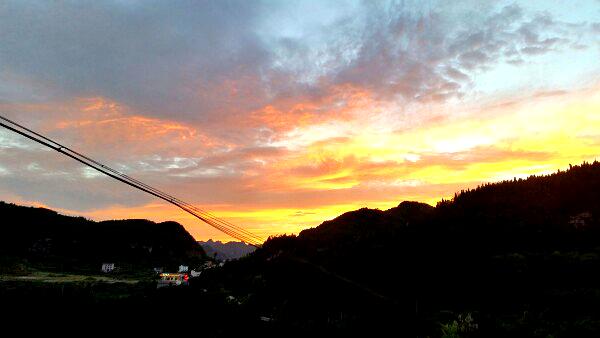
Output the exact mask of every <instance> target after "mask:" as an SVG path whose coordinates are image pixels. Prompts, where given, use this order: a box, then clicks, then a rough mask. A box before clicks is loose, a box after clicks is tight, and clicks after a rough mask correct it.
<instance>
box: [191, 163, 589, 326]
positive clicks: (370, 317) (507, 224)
mask: <svg viewBox="0 0 600 338" xmlns="http://www.w3.org/2000/svg"><path fill="white" fill-rule="evenodd" d="M599 272H600V163H598V162H594V163H591V164H590V163H584V164H582V165H579V166H573V167H571V168H570V169H569V170H567V171H559V172H557V173H555V174H552V175H547V176H531V177H529V178H527V179H514V180H510V181H503V182H498V183H490V184H484V185H482V186H480V187H478V188H476V189H472V190H465V191H461V192H460V193H457V194H456V195H455V197H454V198H453V199H452V200H447V201H442V202H440V203H438V205H437V206H436V207H435V208H434V207H431V206H429V205H426V204H422V203H417V202H402V203H401V204H400V205H399V206H398V207H396V208H392V209H389V210H386V211H381V210H373V209H360V210H356V211H352V212H348V213H345V214H343V215H341V216H339V217H338V218H336V219H333V220H331V221H327V222H324V223H323V224H321V225H320V226H318V227H316V228H313V229H308V230H304V231H302V232H301V233H300V234H299V235H298V236H280V237H274V238H270V239H269V240H268V241H267V242H266V243H265V244H264V246H263V247H262V248H261V249H259V250H257V251H256V252H255V253H253V254H251V255H250V256H249V257H247V258H244V259H241V260H239V261H236V262H232V263H230V264H227V265H226V266H225V268H224V269H222V270H215V271H211V272H210V273H209V274H206V275H204V276H203V279H202V282H198V284H199V285H202V286H201V287H202V288H208V289H210V288H211V287H213V288H215V287H216V286H217V285H218V287H220V288H224V289H225V290H227V292H228V293H229V294H232V295H234V296H235V297H236V299H241V300H242V301H241V302H240V303H241V304H242V305H240V307H241V308H242V309H244V310H246V311H247V312H246V314H247V315H248V316H252V315H253V314H255V313H262V314H264V316H265V317H268V318H273V321H274V322H276V323H277V324H276V325H275V324H273V325H272V326H271V327H272V328H273V329H274V330H277V329H278V328H287V329H289V328H290V327H291V328H294V329H293V330H294V332H296V333H300V334H309V333H314V332H335V333H341V334H357V333H363V334H369V333H371V334H372V333H373V330H375V328H382V329H383V328H387V329H389V328H393V329H395V330H396V331H394V332H396V333H397V334H399V335H401V336H402V335H415V334H417V335H419V336H440V335H441V328H442V325H443V324H447V325H449V326H448V327H446V330H447V331H448V330H455V331H456V332H458V333H460V335H461V336H482V337H490V336H541V337H546V336H548V335H553V336H580V337H581V336H594V335H596V334H598V333H599V332H600V311H599V310H598V309H600V296H598V295H600V273H599ZM454 324H456V325H454ZM453 325H454V326H453ZM451 326H452V327H451ZM283 332H289V331H285V330H284V331H282V332H281V333H283Z"/></svg>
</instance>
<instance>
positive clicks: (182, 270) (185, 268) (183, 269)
mask: <svg viewBox="0 0 600 338" xmlns="http://www.w3.org/2000/svg"><path fill="white" fill-rule="evenodd" d="M188 270H189V266H187V265H180V266H179V272H188Z"/></svg>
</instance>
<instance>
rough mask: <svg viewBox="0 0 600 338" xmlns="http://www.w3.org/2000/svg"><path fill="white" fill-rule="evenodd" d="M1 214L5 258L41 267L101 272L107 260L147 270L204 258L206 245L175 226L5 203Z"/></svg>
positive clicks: (0, 206)
mask: <svg viewBox="0 0 600 338" xmlns="http://www.w3.org/2000/svg"><path fill="white" fill-rule="evenodd" d="M0 215H2V225H1V226H0V234H1V235H0V255H1V256H2V257H3V258H5V259H7V258H9V257H12V258H15V259H24V260H26V261H27V262H29V263H34V264H37V265H40V266H42V267H52V266H60V268H61V269H67V270H68V269H80V268H85V267H87V266H93V267H94V268H95V269H97V268H98V266H99V265H98V264H100V263H102V262H115V263H117V265H118V264H119V263H121V264H130V265H133V266H138V267H147V266H151V265H169V264H170V265H175V264H178V263H181V262H187V261H195V260H198V259H200V258H202V257H203V256H204V251H203V250H202V247H201V246H200V245H198V243H196V241H195V240H194V238H193V237H192V236H191V235H190V234H189V233H188V232H187V231H186V230H185V229H184V228H183V226H181V225H180V224H178V223H175V222H163V223H154V222H151V221H148V220H135V219H133V220H113V221H103V222H94V221H90V220H87V219H85V218H82V217H70V216H64V215H60V214H58V213H56V212H54V211H52V210H48V209H44V208H33V207H23V206H18V205H14V204H7V203H4V202H0Z"/></svg>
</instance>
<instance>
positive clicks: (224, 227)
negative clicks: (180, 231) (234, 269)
mask: <svg viewBox="0 0 600 338" xmlns="http://www.w3.org/2000/svg"><path fill="white" fill-rule="evenodd" d="M0 119H1V120H2V121H4V122H2V121H0V126H2V127H4V128H7V129H9V130H11V131H13V132H16V133H18V134H20V135H22V136H24V137H26V138H28V139H31V140H33V141H35V142H37V143H39V144H42V145H44V146H46V147H49V148H51V149H54V150H56V151H58V152H59V153H62V154H63V155H66V156H68V157H70V158H72V159H74V160H76V161H78V162H80V163H82V164H84V165H86V166H88V167H90V168H92V169H94V170H96V171H99V172H101V173H103V174H105V175H107V176H109V177H111V178H114V179H116V180H118V181H120V182H122V183H125V184H127V185H129V186H132V187H134V188H137V189H138V190H141V191H144V192H146V193H148V194H150V195H153V196H155V197H158V198H160V199H162V200H164V201H166V202H168V203H170V204H173V205H175V206H177V207H179V208H180V209H182V210H184V211H186V212H187V213H189V214H191V215H193V216H194V217H196V218H198V219H200V220H201V221H203V222H204V223H206V224H208V225H210V226H212V227H213V228H215V229H217V230H219V231H221V232H223V233H225V234H227V235H229V236H231V237H233V238H235V239H237V240H241V241H243V242H245V243H247V244H250V245H252V246H255V247H259V246H260V245H261V244H262V243H263V241H264V240H263V239H262V238H261V237H259V236H257V235H255V234H253V233H252V232H250V231H248V230H246V229H244V228H241V227H239V226H237V225H235V224H233V223H231V222H229V221H226V220H224V219H221V218H219V217H217V216H215V215H213V214H211V213H209V212H208V211H205V210H203V209H200V208H198V207H196V206H194V205H193V204H190V203H188V202H185V201H183V200H181V199H179V198H176V197H174V196H172V195H170V194H167V193H166V192H163V191H161V190H159V189H156V188H154V187H152V186H150V185H148V184H146V183H144V182H142V181H139V180H137V179H135V178H132V177H130V176H128V175H126V174H124V173H122V172H120V171H118V170H116V169H113V168H111V167H109V166H107V165H104V164H102V163H100V162H98V161H96V160H94V159H92V158H90V157H88V156H86V155H84V154H81V153H79V152H77V151H75V150H73V149H71V148H69V147H67V146H64V145H62V144H60V143H58V142H56V141H54V140H52V139H50V138H48V137H46V136H44V135H41V134H39V133H37V132H35V131H33V130H31V129H29V128H27V127H25V126H23V125H21V124H18V123H17V122H14V121H12V120H10V119H8V118H6V117H4V116H1V115H0Z"/></svg>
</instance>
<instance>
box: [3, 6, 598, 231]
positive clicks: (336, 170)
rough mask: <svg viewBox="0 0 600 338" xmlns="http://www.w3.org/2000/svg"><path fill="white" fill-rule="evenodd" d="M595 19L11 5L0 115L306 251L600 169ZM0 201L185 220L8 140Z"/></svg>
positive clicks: (551, 13) (554, 12) (389, 10)
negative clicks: (334, 225) (339, 234)
mask: <svg viewBox="0 0 600 338" xmlns="http://www.w3.org/2000/svg"><path fill="white" fill-rule="evenodd" d="M536 6H537V7H536ZM569 6H573V7H569ZM567 7H569V9H568V10H566V8H567ZM594 13H595V14H594ZM598 14H600V5H598V2H596V1H581V3H578V4H576V5H573V4H570V3H567V2H566V3H564V4H549V5H547V6H541V5H537V4H532V3H529V2H523V3H519V2H507V3H501V2H500V3H499V2H481V1H463V2H459V3H456V2H453V3H452V4H449V3H447V2H436V1H429V2H422V1H402V2H393V1H391V2H351V1H348V2H344V3H339V2H331V3H330V2H321V1H319V2H312V1H296V2H283V3H278V2H275V3H273V2H262V1H255V2H250V1H215V2H212V1H180V2H177V3H175V4H173V3H169V2H163V1H155V2H138V1H106V2H70V1H66V2H58V3H55V2H50V3H48V2H42V1H40V2H36V1H32V2H27V3H24V2H20V1H5V2H3V3H2V4H0V65H1V68H0V109H1V110H2V112H3V114H6V115H7V116H9V117H10V118H13V119H15V120H17V121H20V122H22V123H24V124H27V125H29V126H31V127H33V128H35V129H37V130H40V131H42V132H44V133H46V134H48V135H49V136H51V137H54V138H56V139H58V140H61V142H63V143H65V144H68V145H72V146H73V147H74V148H76V149H78V150H81V151H82V152H84V153H86V154H89V155H91V156H93V157H95V158H97V159H99V160H102V161H104V162H106V163H108V164H111V165H113V166H115V167H117V168H119V169H120V170H122V171H125V172H127V173H128V174H130V175H132V176H135V177H138V178H140V179H142V180H144V181H146V182H148V183H151V184H153V185H156V186H158V187H160V188H162V189H164V190H167V191H169V192H171V193H172V194H174V195H177V196H181V197H182V198H183V199H187V200H190V201H192V202H194V203H197V204H199V205H201V206H203V207H205V208H207V209H212V210H215V211H216V212H218V213H220V214H221V215H223V216H225V217H230V218H231V219H232V220H235V221H237V222H239V223H240V224H245V225H247V226H249V227H253V229H254V230H256V231H258V232H260V233H261V234H263V235H270V234H275V233H281V232H297V231H298V230H300V229H302V228H303V227H307V226H313V225H316V224H318V223H319V222H320V221H321V220H323V219H324V218H327V217H333V216H335V215H336V213H338V212H341V211H344V210H345V209H346V208H353V207H358V206H365V205H366V206H372V207H389V206H392V205H394V204H397V203H398V202H399V201H400V200H403V199H417V200H421V201H427V202H435V201H436V200H439V199H440V198H441V197H445V196H450V195H451V194H452V193H453V192H454V191H455V190H457V189H461V188H465V187H469V186H473V185H476V184H478V183H480V182H483V181H489V180H497V179H504V178H510V177H512V176H515V175H523V174H531V173H540V172H547V171H551V170H555V169H558V168H562V167H565V166H567V165H568V163H570V162H572V163H574V162H578V161H581V160H584V159H593V158H595V157H596V156H598V154H599V153H600V144H599V143H598V141H597V140H598V139H600V134H598V132H597V130H600V129H599V128H597V127H600V126H599V125H598V124H599V122H598V119H597V116H598V115H600V113H599V110H598V109H599V107H600V104H599V101H598V88H599V87H598V83H596V82H594V80H593V79H595V78H597V75H598V71H599V68H598V63H597V60H598V59H600V58H599V56H600V55H599V54H600V40H599V39H598V36H599V35H598V27H599V25H600V23H599V22H597V20H594V18H597V17H598ZM575 59H576V60H577V61H578V62H573V60H575ZM0 197H1V198H3V199H8V200H13V201H22V202H27V203H41V204H44V205H48V206H50V207H54V208H60V209H62V210H65V211H67V212H72V213H82V214H86V215H89V216H90V217H95V218H106V217H130V216H131V215H136V216H139V217H144V215H146V216H147V217H150V218H154V219H167V218H178V217H182V216H181V215H179V216H177V213H172V212H171V211H169V209H168V207H166V206H161V205H160V204H159V205H156V204H153V203H155V201H153V200H152V198H150V197H147V196H144V195H142V194H138V193H136V192H132V191H129V190H128V189H127V188H126V187H120V186H119V185H118V184H117V183H111V182H110V180H109V179H108V178H103V177H101V176H98V175H95V174H94V173H92V172H90V171H89V170H86V169H85V168H81V167H79V166H78V165H76V164H74V163H71V162H69V161H68V160H67V159H62V158H60V157H58V156H56V154H52V153H51V152H49V151H46V150H43V149H41V148H39V147H37V146H35V145H32V144H30V143H28V142H26V141H24V140H22V139H19V138H18V137H16V136H14V135H10V134H8V133H6V132H0ZM180 220H181V221H183V222H184V223H186V225H187V226H188V227H189V228H190V229H191V230H192V231H193V233H194V234H195V235H196V236H197V237H199V238H204V237H207V236H213V237H214V236H218V234H216V233H214V232H212V231H211V230H208V229H205V228H203V227H202V226H200V225H193V224H194V223H193V222H192V221H191V220H188V219H180Z"/></svg>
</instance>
